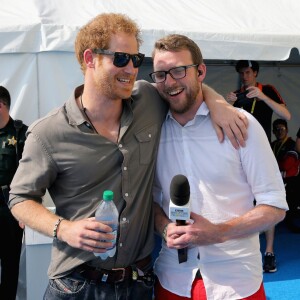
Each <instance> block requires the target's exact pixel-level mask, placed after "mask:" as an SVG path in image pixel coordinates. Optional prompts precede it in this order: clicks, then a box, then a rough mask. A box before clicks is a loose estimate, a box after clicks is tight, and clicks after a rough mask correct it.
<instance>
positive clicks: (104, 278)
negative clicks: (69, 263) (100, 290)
mask: <svg viewBox="0 0 300 300" xmlns="http://www.w3.org/2000/svg"><path fill="white" fill-rule="evenodd" d="M151 260H152V258H151V256H150V255H149V256H147V257H145V258H143V259H141V260H139V261H137V262H136V263H135V264H133V265H131V266H128V267H125V268H116V269H111V270H107V269H98V268H95V267H92V266H89V265H88V264H86V263H85V264H82V265H80V266H79V267H77V268H76V269H75V271H74V272H75V273H77V274H80V275H81V276H82V277H83V278H85V279H87V280H88V281H89V282H94V283H100V282H106V283H118V282H123V281H129V280H137V279H139V278H140V277H143V279H145V278H144V277H147V276H151V275H150V274H148V272H146V273H144V272H143V270H144V269H145V268H146V267H147V266H149V264H150V263H151ZM150 273H152V270H151V271H150ZM146 279H147V278H146Z"/></svg>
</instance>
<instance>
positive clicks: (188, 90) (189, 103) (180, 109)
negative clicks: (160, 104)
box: [158, 80, 200, 114]
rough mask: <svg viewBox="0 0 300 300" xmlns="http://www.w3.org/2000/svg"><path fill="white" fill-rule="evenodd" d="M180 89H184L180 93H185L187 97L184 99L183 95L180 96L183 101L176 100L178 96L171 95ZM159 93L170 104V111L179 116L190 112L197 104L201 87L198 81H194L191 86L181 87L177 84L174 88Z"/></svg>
mask: <svg viewBox="0 0 300 300" xmlns="http://www.w3.org/2000/svg"><path fill="white" fill-rule="evenodd" d="M179 88H183V90H182V91H181V92H180V93H181V94H183V93H185V97H183V95H178V96H179V97H181V99H178V101H177V100H174V98H175V97H177V96H171V95H170V94H169V93H171V92H172V91H174V90H176V89H179ZM158 91H159V94H160V96H161V97H162V98H163V99H164V100H165V101H166V102H167V103H168V104H169V107H170V110H171V111H172V112H175V113H177V114H184V113H186V112H187V111H189V110H190V109H191V108H192V107H193V105H194V104H195V103H196V98H197V95H198V94H199V92H200V86H199V82H198V80H194V81H193V82H190V84H189V86H186V85H181V86H179V85H177V84H176V85H174V86H172V87H168V88H164V89H163V90H162V91H160V90H158ZM173 97H174V98H173Z"/></svg>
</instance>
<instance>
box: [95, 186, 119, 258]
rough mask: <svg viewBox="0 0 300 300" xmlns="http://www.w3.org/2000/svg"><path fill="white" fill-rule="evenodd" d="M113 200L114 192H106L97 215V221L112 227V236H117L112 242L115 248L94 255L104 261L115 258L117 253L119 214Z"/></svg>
mask: <svg viewBox="0 0 300 300" xmlns="http://www.w3.org/2000/svg"><path fill="white" fill-rule="evenodd" d="M113 199H114V193H113V192H112V191H104V193H103V200H101V202H100V204H99V206H98V208H97V210H96V213H95V218H96V220H97V221H100V222H101V223H104V224H107V225H108V226H110V227H111V228H112V230H113V232H112V234H114V236H115V238H114V239H113V240H111V242H112V243H113V246H112V247H111V248H108V249H107V251H106V252H104V253H94V254H95V255H96V256H99V257H100V258H101V259H103V260H105V259H107V257H108V256H109V257H113V256H114V255H115V253H116V240H117V233H118V219H119V212H118V210H117V207H116V205H115V203H114V201H113Z"/></svg>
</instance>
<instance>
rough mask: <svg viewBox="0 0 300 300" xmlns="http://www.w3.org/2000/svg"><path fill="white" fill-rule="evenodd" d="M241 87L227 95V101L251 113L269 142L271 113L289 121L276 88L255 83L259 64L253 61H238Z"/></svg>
mask: <svg viewBox="0 0 300 300" xmlns="http://www.w3.org/2000/svg"><path fill="white" fill-rule="evenodd" d="M235 69H236V71H237V72H238V73H239V76H240V80H241V83H242V87H241V88H240V89H238V90H236V91H234V92H230V93H229V94H228V95H227V101H228V102H229V103H231V104H233V106H235V107H241V108H243V109H244V110H246V111H247V112H249V113H251V114H252V115H253V116H254V117H255V118H256V119H257V120H258V122H259V123H260V124H261V126H262V127H263V129H264V130H265V132H266V135H267V137H268V139H269V141H270V142H271V135H272V132H271V129H272V115H273V112H274V113H275V114H276V115H278V116H279V117H280V118H282V119H284V120H287V121H289V120H290V119H291V114H290V112H289V111H288V109H287V107H286V104H285V102H284V100H283V99H282V97H281V96H280V94H279V92H278V91H277V90H276V88H275V87H274V86H273V85H271V84H262V83H260V82H258V81H257V76H258V73H259V64H258V62H257V61H254V60H239V61H238V62H237V63H236V66H235Z"/></svg>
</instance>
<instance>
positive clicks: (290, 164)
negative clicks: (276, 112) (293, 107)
mask: <svg viewBox="0 0 300 300" xmlns="http://www.w3.org/2000/svg"><path fill="white" fill-rule="evenodd" d="M273 134H274V135H275V137H276V140H275V141H273V142H272V143H271V147H272V150H273V153H274V155H275V157H276V160H277V162H278V165H279V169H280V171H281V175H282V178H283V181H284V184H285V190H286V200H287V203H288V205H289V211H288V212H287V214H286V218H285V221H286V224H287V227H288V228H289V229H290V230H291V231H293V232H296V233H299V232H300V228H299V226H297V223H299V221H297V220H299V219H300V218H299V217H300V199H299V195H300V189H299V183H300V182H299V178H300V177H299V162H300V160H299V156H298V153H297V151H296V149H295V146H296V142H295V141H294V140H293V139H292V138H291V137H290V136H288V125H287V122H286V121H285V120H283V119H276V120H275V121H274V122H273Z"/></svg>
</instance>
